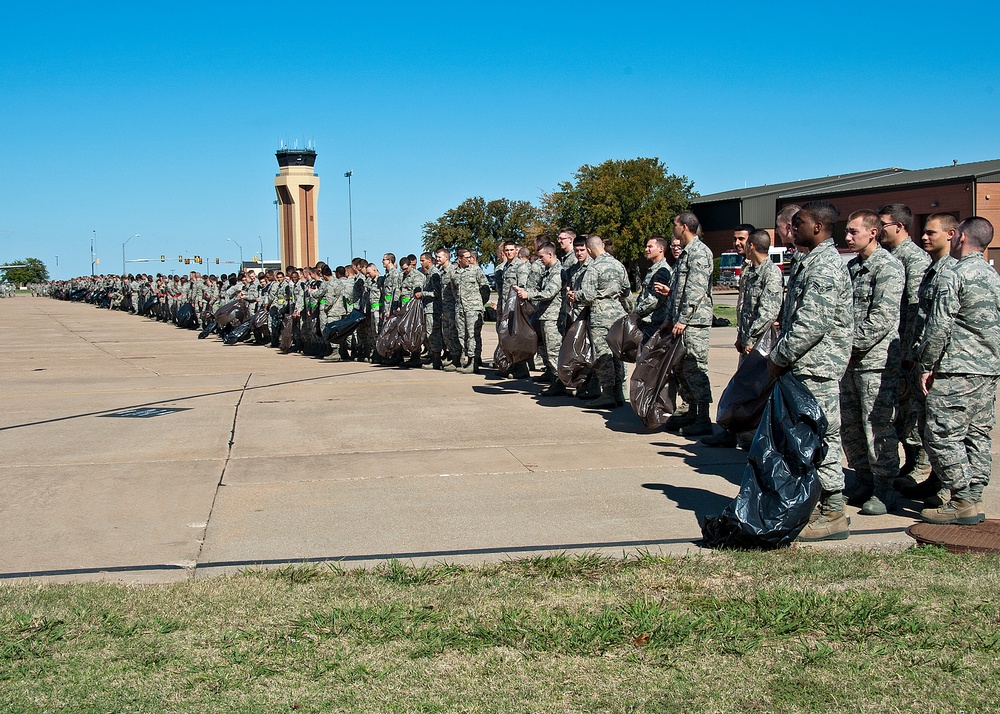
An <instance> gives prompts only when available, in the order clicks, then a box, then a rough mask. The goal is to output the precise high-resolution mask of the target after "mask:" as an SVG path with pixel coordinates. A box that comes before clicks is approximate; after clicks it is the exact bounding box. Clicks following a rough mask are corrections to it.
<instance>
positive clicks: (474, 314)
mask: <svg viewBox="0 0 1000 714" xmlns="http://www.w3.org/2000/svg"><path fill="white" fill-rule="evenodd" d="M455 322H456V327H457V331H458V344H459V346H460V350H461V351H460V352H459V354H461V355H462V356H463V357H464V358H465V360H466V361H467V362H469V361H473V360H476V359H479V358H482V356H483V311H482V310H470V311H465V310H459V311H458V312H457V313H455Z"/></svg>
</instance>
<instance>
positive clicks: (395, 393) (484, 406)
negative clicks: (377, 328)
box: [0, 295, 1000, 583]
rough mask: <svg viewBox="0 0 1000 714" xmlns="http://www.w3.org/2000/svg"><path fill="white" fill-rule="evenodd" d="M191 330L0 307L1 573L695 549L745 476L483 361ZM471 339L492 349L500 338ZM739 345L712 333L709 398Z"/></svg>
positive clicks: (53, 304)
mask: <svg viewBox="0 0 1000 714" xmlns="http://www.w3.org/2000/svg"><path fill="white" fill-rule="evenodd" d="M196 336H197V333H196V332H193V331H190V330H180V329H178V328H176V327H174V326H173V325H167V324H163V323H157V322H153V321H150V320H148V319H146V318H140V317H136V316H133V315H127V314H123V313H120V312H109V311H107V310H99V309H97V308H95V307H93V306H91V305H86V304H80V303H68V302H60V301H56V300H52V299H48V298H31V297H27V296H23V295H21V296H18V297H16V298H13V299H6V300H0V339H2V344H3V349H2V351H0V380H2V381H0V383H2V385H3V387H2V390H0V404H2V408H0V453H2V454H3V456H4V458H3V461H2V463H0V484H2V485H0V515H2V517H0V540H2V542H3V544H4V547H3V549H2V550H0V580H8V581H10V580H14V579H24V578H32V579H40V580H47V581H83V580H120V581H125V582H144V583H148V582H174V581H180V580H185V579H189V578H195V577H205V576H211V575H216V574H220V573H227V572H234V571H238V570H241V569H244V568H248V567H255V566H264V567H273V566H279V565H285V564H290V563H292V564H294V563H302V562H324V561H336V562H338V563H340V564H341V565H342V566H345V567H348V566H370V565H373V564H376V563H379V562H382V561H385V560H388V559H393V558H396V559H399V560H401V561H404V562H408V563H415V564H420V563H435V562H452V563H482V562H489V561H498V560H503V559H509V558H516V557H523V556H529V555H542V554H552V553H556V552H570V553H580V552H597V553H602V554H606V555H613V556H621V555H622V554H627V553H636V552H640V551H650V552H655V553H671V554H682V553H697V552H699V551H700V550H701V549H700V547H699V539H700V536H701V532H700V528H699V526H698V518H699V517H701V516H704V515H711V514H715V513H718V512H719V511H720V510H722V509H723V508H724V507H725V506H726V504H727V503H728V502H729V501H730V500H731V499H732V497H733V496H734V495H735V494H736V493H737V491H738V489H739V483H740V480H741V477H742V472H743V468H744V465H745V463H746V454H745V453H744V452H742V451H737V450H735V449H710V448H706V447H703V446H701V445H700V444H698V443H697V442H695V441H692V440H689V439H685V438H683V437H681V436H679V435H674V434H669V433H667V432H664V431H657V432H650V431H648V430H647V429H646V428H645V427H643V425H642V424H641V423H640V422H639V420H638V419H637V418H636V416H635V415H634V414H633V413H632V411H631V409H630V408H629V407H628V406H625V407H622V408H618V409H615V410H611V411H593V410H588V409H585V408H582V407H581V403H580V402H579V401H578V400H576V399H574V398H566V397H563V398H553V399H544V398H541V399H540V398H539V397H538V392H539V391H540V387H539V386H537V385H534V384H531V383H529V382H526V381H517V380H506V379H497V378H496V376H495V374H494V373H493V372H492V371H491V370H486V371H485V373H484V374H482V375H462V374H455V373H444V372H436V371H431V370H423V369H411V370H402V369H398V368H386V367H379V366H374V365H370V364H361V363H354V362H346V363H332V362H330V361H329V360H317V359H314V358H309V357H304V356H302V355H295V354H291V355H281V354H279V353H277V352H276V351H274V350H271V349H269V348H266V347H259V346H253V345H250V344H240V345H233V346H227V345H224V344H222V342H221V341H220V340H219V339H218V338H217V337H214V336H213V337H210V338H209V339H207V340H198V339H196ZM484 338H485V340H484V341H485V343H486V344H485V347H484V353H485V354H486V355H487V356H489V355H492V353H493V348H494V346H495V344H496V335H495V333H494V332H493V330H492V326H487V327H486V328H485V329H484ZM734 339H735V329H734V328H731V327H730V328H716V329H714V330H713V331H712V340H711V344H712V351H711V355H710V360H709V364H710V367H711V378H712V385H713V390H714V394H715V396H716V397H718V395H719V394H720V393H721V391H722V389H723V388H724V386H725V385H726V383H727V382H728V380H729V377H730V376H731V375H732V372H733V371H734V369H735V366H736V353H735V350H733V349H732V343H733V340H734ZM130 410H132V411H133V414H134V411H135V410H139V415H138V416H135V415H133V416H128V414H125V415H121V413H122V412H129V411H130ZM142 410H145V411H142ZM157 410H164V411H157ZM168 410H169V411H168ZM996 436H997V434H996V432H994V448H996V444H997V439H996ZM996 491H997V490H996V489H987V491H986V506H987V510H988V511H989V512H990V514H991V515H993V514H995V513H996V512H997V511H998V510H1000V496H998V495H997V493H996ZM904 503H905V504H906V507H905V508H904V509H903V510H902V511H900V512H898V513H897V514H891V515H887V516H880V517H866V516H861V515H858V514H857V510H856V509H850V515H851V516H852V520H853V525H852V536H851V538H850V539H849V540H847V541H842V542H839V543H837V544H822V545H820V546H812V547H904V546H906V545H910V544H912V541H911V539H910V538H909V537H908V536H906V535H905V533H904V532H903V531H904V529H905V528H906V527H907V526H908V525H910V524H912V523H913V522H914V517H915V515H916V511H915V509H917V508H919V505H918V504H914V503H911V502H904Z"/></svg>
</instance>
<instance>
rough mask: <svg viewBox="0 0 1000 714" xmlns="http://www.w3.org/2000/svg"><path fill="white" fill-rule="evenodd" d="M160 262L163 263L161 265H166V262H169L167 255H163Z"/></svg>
mask: <svg viewBox="0 0 1000 714" xmlns="http://www.w3.org/2000/svg"><path fill="white" fill-rule="evenodd" d="M160 262H161V263H166V262H167V256H165V255H161V256H160Z"/></svg>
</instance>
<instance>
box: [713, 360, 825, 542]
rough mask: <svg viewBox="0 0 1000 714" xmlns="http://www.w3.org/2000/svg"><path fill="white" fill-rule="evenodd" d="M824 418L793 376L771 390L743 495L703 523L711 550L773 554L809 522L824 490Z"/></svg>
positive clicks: (808, 393) (787, 373) (754, 442)
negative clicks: (819, 472)
mask: <svg viewBox="0 0 1000 714" xmlns="http://www.w3.org/2000/svg"><path fill="white" fill-rule="evenodd" d="M826 428H827V422H826V416H824V414H823V410H822V409H820V406H819V404H818V403H817V402H816V399H815V398H814V397H813V395H812V393H811V392H810V391H809V389H808V388H807V387H806V386H805V385H804V384H803V383H802V382H801V381H800V380H799V379H798V378H797V377H796V376H795V375H794V374H792V373H790V372H786V373H785V374H783V375H781V377H780V378H779V379H778V381H777V383H776V384H775V385H774V387H773V388H772V390H771V396H770V399H769V400H768V402H767V406H766V407H765V408H764V415H763V416H762V417H761V420H760V426H759V427H758V428H757V434H756V435H755V436H754V439H753V444H752V445H751V446H750V456H749V458H748V459H747V465H746V468H745V469H744V470H743V483H742V484H741V485H740V492H739V494H738V495H737V496H736V498H735V499H734V500H733V502H732V503H730V504H729V505H728V506H726V508H725V510H723V511H722V513H720V514H719V515H718V516H710V517H708V518H706V519H705V520H704V522H703V523H702V524H701V532H702V534H703V535H704V537H705V544H706V545H707V546H708V547H709V548H745V549H755V550H756V549H759V550H771V549H773V548H781V547H784V546H787V545H789V544H791V542H792V541H794V540H795V538H796V537H797V536H798V534H799V532H800V531H801V530H802V529H803V528H804V527H805V525H806V523H808V522H809V517H810V515H811V514H812V512H813V509H814V508H815V507H816V503H817V502H818V501H819V498H820V492H821V487H820V484H819V477H818V476H817V474H816V468H817V467H818V466H819V464H820V463H822V461H823V457H824V456H825V455H826V449H825V447H824V445H823V437H824V436H825V435H826Z"/></svg>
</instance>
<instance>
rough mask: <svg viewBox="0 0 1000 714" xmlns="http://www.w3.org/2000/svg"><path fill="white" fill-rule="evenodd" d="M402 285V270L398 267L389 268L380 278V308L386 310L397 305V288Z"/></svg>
mask: <svg viewBox="0 0 1000 714" xmlns="http://www.w3.org/2000/svg"><path fill="white" fill-rule="evenodd" d="M402 285H403V271H402V270H400V269H399V268H390V269H389V271H388V272H387V273H386V274H385V275H384V276H383V278H382V290H381V294H380V300H379V301H380V302H381V303H382V309H383V310H385V311H386V312H389V311H390V310H392V309H394V308H397V307H399V304H398V303H399V290H400V288H401V287H402Z"/></svg>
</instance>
